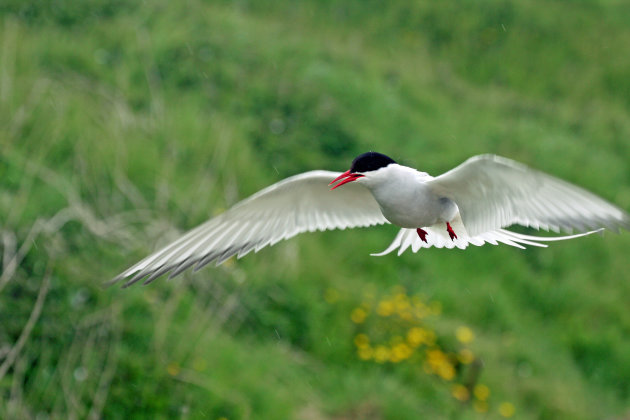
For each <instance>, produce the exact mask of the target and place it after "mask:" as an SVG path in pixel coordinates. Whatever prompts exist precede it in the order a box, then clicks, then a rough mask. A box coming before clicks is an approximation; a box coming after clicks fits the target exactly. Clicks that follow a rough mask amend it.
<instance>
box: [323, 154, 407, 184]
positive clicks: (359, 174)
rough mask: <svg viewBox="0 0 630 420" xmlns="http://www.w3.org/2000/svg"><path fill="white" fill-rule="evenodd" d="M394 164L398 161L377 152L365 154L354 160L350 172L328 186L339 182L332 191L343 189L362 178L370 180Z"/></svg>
mask: <svg viewBox="0 0 630 420" xmlns="http://www.w3.org/2000/svg"><path fill="white" fill-rule="evenodd" d="M392 163H396V161H394V159H392V158H390V157H389V156H385V155H384V154H381V153H376V152H367V153H363V154H361V155H359V156H357V157H356V158H354V160H353V161H352V165H350V169H349V170H347V171H346V172H344V173H342V174H341V175H339V176H338V177H337V178H335V179H333V180H332V181H331V182H330V184H328V185H333V184H335V183H337V182H338V181H339V182H338V183H337V184H336V185H334V186H333V187H332V188H331V190H334V189H335V188H337V187H341V186H342V185H343V184H347V183H348V182H352V181H356V180H357V179H360V178H365V179H368V178H369V177H370V174H374V173H375V172H376V171H378V170H379V169H382V168H386V167H387V165H389V164H392Z"/></svg>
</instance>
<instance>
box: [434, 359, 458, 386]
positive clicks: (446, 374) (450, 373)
mask: <svg viewBox="0 0 630 420" xmlns="http://www.w3.org/2000/svg"><path fill="white" fill-rule="evenodd" d="M437 373H438V375H440V377H441V378H442V379H446V380H447V381H450V380H451V379H453V378H454V377H455V368H454V367H453V365H452V364H451V363H450V362H448V361H447V362H444V363H442V364H441V365H440V366H439V367H438V371H437Z"/></svg>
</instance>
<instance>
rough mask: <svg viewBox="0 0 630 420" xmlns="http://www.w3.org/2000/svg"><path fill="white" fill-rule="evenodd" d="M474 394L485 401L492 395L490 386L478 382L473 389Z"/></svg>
mask: <svg viewBox="0 0 630 420" xmlns="http://www.w3.org/2000/svg"><path fill="white" fill-rule="evenodd" d="M473 394H475V398H477V399H478V400H479V401H485V400H487V399H488V397H489V396H490V388H488V387H487V386H486V385H484V384H477V385H475V388H474V389H473Z"/></svg>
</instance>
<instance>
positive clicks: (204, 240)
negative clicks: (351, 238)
mask: <svg viewBox="0 0 630 420" xmlns="http://www.w3.org/2000/svg"><path fill="white" fill-rule="evenodd" d="M338 175H340V173H338V172H331V171H311V172H305V173H303V174H299V175H295V176H292V177H290V178H287V179H285V180H283V181H280V182H278V183H276V184H273V185H271V186H269V187H267V188H265V189H263V190H261V191H259V192H258V193H256V194H254V195H252V196H251V197H249V198H247V199H245V200H243V201H241V202H239V203H237V204H236V205H234V206H233V207H232V208H231V209H229V210H228V211H226V212H225V213H223V214H221V215H219V216H217V217H215V218H213V219H210V220H209V221H207V222H206V223H204V224H202V225H200V226H198V227H197V228H195V229H192V230H191V231H189V232H188V233H186V234H185V235H183V236H182V237H181V238H179V239H177V240H176V241H174V242H172V243H171V244H169V245H167V246H165V247H164V248H162V249H160V250H159V251H157V252H155V253H153V254H151V255H149V256H148V257H146V258H144V259H143V260H142V261H140V262H138V263H137V264H135V265H134V266H132V267H131V268H129V269H128V270H126V271H124V272H123V273H121V274H120V275H118V276H117V277H116V278H114V279H113V280H112V283H114V282H116V281H119V280H121V279H126V278H129V280H128V281H127V282H126V283H125V286H129V285H131V284H133V283H135V282H137V281H139V280H141V279H143V278H145V277H146V280H145V284H146V283H149V282H151V281H153V280H155V279H156V278H157V277H159V276H161V275H164V274H166V273H168V272H170V273H171V274H170V277H174V276H175V275H177V274H179V273H181V272H182V271H184V270H185V269H187V268H189V267H191V266H193V265H195V269H198V268H201V267H202V266H204V265H206V264H208V263H210V262H213V261H214V262H216V263H217V265H218V264H220V263H222V262H223V261H225V260H226V259H227V258H229V257H231V256H232V255H237V256H238V257H239V258H240V257H242V256H243V255H245V254H247V253H249V252H250V251H252V250H254V251H256V252H257V251H258V250H260V249H261V248H263V247H265V246H267V245H273V244H275V243H276V242H278V241H280V240H282V239H288V238H291V237H293V236H295V235H297V234H298V233H301V232H305V231H309V232H313V231H315V230H327V229H345V228H348V227H360V226H370V225H375V224H383V223H386V222H387V220H386V219H385V217H384V216H383V215H382V213H381V210H380V208H379V206H378V204H377V202H376V200H375V199H374V197H373V196H372V193H370V191H369V190H368V189H367V188H365V187H364V186H362V185H360V184H359V183H358V182H352V183H348V184H346V185H345V186H344V188H342V189H340V190H334V191H330V188H329V187H328V183H329V182H330V181H332V180H333V179H335V178H336V177H337V176H338Z"/></svg>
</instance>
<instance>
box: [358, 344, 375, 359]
mask: <svg viewBox="0 0 630 420" xmlns="http://www.w3.org/2000/svg"><path fill="white" fill-rule="evenodd" d="M357 353H358V354H359V359H361V360H370V359H371V358H372V356H374V350H372V347H370V346H369V345H368V346H365V347H359V348H358V350H357Z"/></svg>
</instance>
